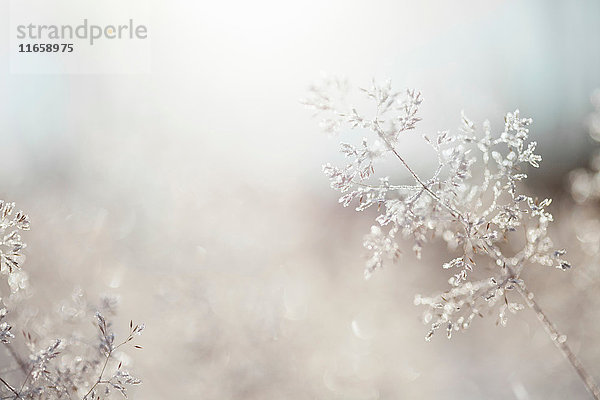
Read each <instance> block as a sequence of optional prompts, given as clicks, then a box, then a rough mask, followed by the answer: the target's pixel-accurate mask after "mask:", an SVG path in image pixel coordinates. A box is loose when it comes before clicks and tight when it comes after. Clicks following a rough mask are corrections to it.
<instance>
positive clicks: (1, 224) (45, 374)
mask: <svg viewBox="0 0 600 400" xmlns="http://www.w3.org/2000/svg"><path fill="white" fill-rule="evenodd" d="M28 229H29V218H28V217H27V215H26V214H24V213H23V212H21V211H18V212H16V213H15V212H14V203H6V202H4V201H0V230H1V231H2V232H1V233H2V235H3V238H2V242H1V243H0V257H1V269H0V271H1V272H2V273H3V274H4V275H7V283H8V285H7V287H6V289H8V290H6V289H5V288H2V289H0V293H1V294H2V299H1V301H2V303H0V304H2V307H1V308H0V342H2V344H0V346H3V347H4V351H5V353H6V355H7V356H8V360H12V362H10V363H9V364H8V365H6V362H5V363H4V364H3V365H2V367H3V368H2V369H0V398H2V399H24V400H26V399H90V400H91V399H109V398H113V397H115V396H118V397H122V396H125V397H127V388H128V387H129V386H131V385H138V384H140V383H141V381H140V380H139V379H137V378H135V377H133V376H132V375H130V374H129V372H127V370H126V368H127V366H128V364H130V361H129V357H127V356H126V355H125V353H123V352H122V349H123V347H124V346H125V345H126V344H130V343H131V342H132V341H133V339H134V337H135V336H137V335H139V334H141V333H142V331H143V329H144V325H134V324H133V322H131V323H130V326H129V333H128V334H127V336H125V338H124V339H122V340H119V341H117V339H116V338H117V336H116V334H115V333H114V331H113V328H112V324H111V323H110V321H109V320H108V319H107V317H114V316H115V312H116V306H117V300H118V299H117V298H115V297H114V296H104V297H103V298H102V300H101V302H100V305H99V306H95V305H93V304H90V303H89V302H88V301H87V299H86V297H85V295H84V293H83V291H81V290H76V291H75V292H74V293H73V295H72V297H71V299H70V300H67V301H64V302H62V303H61V304H60V305H59V307H58V310H57V311H56V312H55V313H44V312H42V311H41V310H39V309H37V308H36V307H32V306H29V305H28V302H27V300H28V298H29V297H30V294H28V293H27V289H28V286H27V283H28V278H27V274H26V273H25V272H24V271H23V270H22V269H21V264H22V261H23V255H22V250H23V249H24V248H25V244H24V243H23V242H22V241H21V236H20V231H24V230H28ZM92 321H93V322H95V326H94V325H90V322H92ZM135 347H138V348H139V347H140V346H135ZM6 359H7V358H6V357H5V360H6ZM115 398H116V397H115Z"/></svg>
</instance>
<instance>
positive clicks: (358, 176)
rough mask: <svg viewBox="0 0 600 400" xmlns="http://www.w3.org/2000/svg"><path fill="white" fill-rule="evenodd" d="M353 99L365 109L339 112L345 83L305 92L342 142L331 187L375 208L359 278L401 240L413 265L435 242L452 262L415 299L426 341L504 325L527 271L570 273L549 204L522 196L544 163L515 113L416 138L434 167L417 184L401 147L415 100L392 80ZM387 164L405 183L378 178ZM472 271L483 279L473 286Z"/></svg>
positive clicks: (393, 255) (361, 206)
mask: <svg viewBox="0 0 600 400" xmlns="http://www.w3.org/2000/svg"><path fill="white" fill-rule="evenodd" d="M360 91H361V93H362V96H363V98H364V99H366V100H367V101H368V102H366V103H365V106H364V107H353V106H348V105H345V99H346V98H347V96H348V94H349V93H350V89H349V86H348V84H347V83H346V82H344V81H340V80H336V79H329V80H326V81H325V82H324V83H323V85H321V86H315V87H312V88H311V90H310V96H309V98H308V99H307V100H305V101H304V104H306V105H307V106H308V107H310V108H312V109H313V110H316V112H317V114H319V115H320V116H321V117H323V119H322V127H323V128H324V129H325V130H326V131H327V132H331V133H343V134H344V140H343V141H342V143H341V145H340V151H341V152H342V153H343V154H344V156H345V158H346V159H347V160H348V161H347V162H346V163H345V164H344V165H341V166H334V165H331V164H326V165H324V166H323V171H324V173H325V175H326V176H327V177H328V178H329V180H330V182H331V187H332V188H333V189H335V190H338V191H340V192H341V193H342V196H341V197H340V199H339V201H340V203H341V204H342V205H344V206H350V205H352V206H353V207H355V208H356V210H357V211H363V210H366V209H368V208H374V209H377V210H378V214H379V215H378V216H377V218H376V222H377V223H376V225H374V226H373V227H372V228H371V231H370V233H369V234H368V235H367V236H366V237H365V241H364V245H365V247H366V248H367V249H368V250H369V251H370V254H371V256H370V257H369V259H368V261H367V265H366V269H365V277H366V278H369V277H370V276H371V275H372V274H373V273H374V271H375V270H377V269H379V268H381V267H382V266H383V265H384V263H385V262H386V260H388V259H391V260H395V259H397V258H398V257H399V256H400V246H399V240H400V239H405V240H408V241H410V242H411V243H412V247H413V250H414V252H415V253H416V255H417V257H420V256H421V252H422V250H423V248H424V246H425V244H426V243H427V242H429V241H432V240H441V241H443V242H445V243H446V245H447V247H448V251H449V253H450V254H451V255H450V256H449V259H448V260H447V261H446V262H444V263H443V264H442V265H441V267H442V268H443V269H448V270H451V271H453V276H452V277H451V278H450V279H449V284H450V288H449V289H447V290H445V291H444V292H442V293H440V294H437V295H434V296H431V297H426V296H417V297H416V298H415V304H417V305H423V306H425V307H426V311H425V314H424V321H425V323H427V324H429V325H430V326H431V328H430V330H429V332H428V333H427V335H426V338H427V340H429V339H430V338H431V337H432V336H433V334H434V333H435V332H436V331H437V330H439V329H443V330H445V331H446V335H447V336H448V338H450V337H451V335H452V333H453V332H454V331H459V330H464V329H466V328H468V327H469V325H470V324H471V322H472V320H473V319H474V318H475V317H476V316H483V315H484V314H487V313H490V312H494V313H495V314H496V315H497V318H498V319H497V321H498V323H499V324H500V325H505V324H506V321H507V316H508V314H509V313H515V312H517V311H519V310H521V309H522V308H523V305H521V304H520V303H518V302H515V301H513V300H511V296H509V292H510V291H512V290H516V291H519V292H520V293H521V294H525V297H524V298H525V299H527V297H528V296H529V294H528V292H527V289H526V286H525V283H524V282H523V280H522V279H521V272H522V271H523V268H524V267H525V266H527V265H531V264H539V265H543V266H548V267H555V268H558V269H560V270H567V269H569V268H570V264H569V263H568V262H567V261H566V260H565V259H564V258H563V256H564V254H565V251H564V250H557V249H555V248H554V245H553V243H552V240H551V239H550V237H549V235H548V225H549V224H550V223H551V222H552V221H553V218H552V215H551V214H550V213H549V212H548V211H547V207H548V206H549V205H550V203H551V200H550V199H538V198H534V197H531V196H529V195H527V194H524V193H522V192H521V188H520V182H521V181H523V180H524V179H526V178H527V175H526V169H527V168H528V167H534V168H538V167H539V163H540V161H541V157H540V156H539V155H537V154H535V148H536V142H532V141H529V138H528V137H529V126H530V125H531V122H532V121H531V119H530V118H525V117H523V116H521V114H520V112H519V110H516V111H514V112H511V113H507V114H506V116H505V118H504V128H503V129H502V130H500V131H499V132H495V131H494V130H493V129H492V127H491V125H490V123H489V122H488V121H485V122H484V123H483V124H482V126H481V127H478V126H476V124H475V123H474V122H472V121H471V120H470V119H469V118H467V116H465V115H464V114H463V115H462V116H461V118H460V128H459V129H458V131H457V132H456V133H450V131H441V132H438V133H437V134H435V135H428V134H427V135H423V136H422V138H423V140H424V141H425V142H426V143H427V144H428V146H429V148H430V149H431V157H433V158H434V160H436V161H437V166H436V167H435V168H434V170H433V171H432V173H431V174H430V175H429V176H427V177H422V176H419V175H418V174H417V173H416V172H415V170H414V169H413V168H412V167H411V166H410V165H409V164H408V163H407V161H406V159H405V155H406V152H407V151H410V150H409V149H406V146H403V143H402V142H403V139H404V138H405V136H406V135H410V134H414V133H413V132H414V130H415V128H416V127H417V125H418V122H419V121H420V118H419V116H418V115H419V114H418V111H419V107H420V105H421V103H422V101H423V100H422V96H421V93H420V92H418V91H416V90H406V91H395V90H394V89H393V88H392V86H391V83H390V82H389V81H388V82H386V83H384V84H377V83H375V82H373V84H372V86H371V87H369V88H365V89H360ZM363 135H365V137H362V136H363ZM391 160H393V161H391ZM389 162H395V163H396V166H397V168H398V169H399V170H402V171H404V174H405V175H406V173H408V174H407V175H408V176H409V178H410V181H409V182H404V181H401V180H400V179H398V180H397V181H393V180H392V178H391V177H389V176H383V175H380V174H377V164H378V163H389ZM401 173H402V172H400V171H399V173H398V174H397V175H401ZM475 269H478V270H479V274H478V275H482V274H483V275H484V276H485V277H484V278H483V279H473V278H472V277H471V273H472V271H474V270H475Z"/></svg>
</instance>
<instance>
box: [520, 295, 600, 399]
mask: <svg viewBox="0 0 600 400" xmlns="http://www.w3.org/2000/svg"><path fill="white" fill-rule="evenodd" d="M516 288H517V291H518V292H519V294H520V295H521V297H523V299H524V300H525V302H526V303H527V305H528V306H529V308H531V309H532V310H533V311H534V312H535V313H536V315H537V317H538V320H539V321H540V322H541V323H542V325H544V328H545V330H546V332H548V335H549V336H550V339H552V342H553V343H554V344H555V345H556V347H558V349H559V350H560V351H561V352H562V354H563V355H564V356H565V358H566V359H567V360H568V361H569V363H571V365H572V366H573V368H575V371H577V375H579V377H580V378H581V380H582V381H583V384H584V385H585V388H586V389H587V390H588V392H589V393H590V394H591V395H592V397H593V398H594V399H595V400H600V388H598V385H596V382H595V381H594V378H593V377H592V375H590V373H589V372H588V371H587V370H586V369H585V367H584V366H583V364H582V363H581V361H580V360H579V358H577V356H576V355H575V353H573V350H571V348H570V347H569V345H568V344H567V336H566V335H563V334H561V333H560V332H559V331H558V329H557V328H556V325H554V323H552V321H550V320H549V319H548V316H547V315H546V313H545V312H544V310H542V308H541V307H540V305H539V304H538V303H537V302H536V301H535V300H534V295H533V293H531V292H530V291H529V290H528V289H527V288H526V287H525V285H524V284H521V285H517V286H516Z"/></svg>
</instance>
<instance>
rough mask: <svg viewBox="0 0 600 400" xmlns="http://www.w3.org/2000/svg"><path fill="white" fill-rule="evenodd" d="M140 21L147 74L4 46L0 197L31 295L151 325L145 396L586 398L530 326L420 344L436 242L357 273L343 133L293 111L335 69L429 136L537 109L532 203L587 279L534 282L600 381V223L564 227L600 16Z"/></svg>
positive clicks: (521, 8)
mask: <svg viewBox="0 0 600 400" xmlns="http://www.w3.org/2000/svg"><path fill="white" fill-rule="evenodd" d="M7 7H8V5H7V4H6V3H2V4H0V23H2V24H3V25H7V26H8V9H7ZM149 8H150V12H151V15H152V20H151V21H150V23H149V37H150V40H151V45H152V65H151V70H152V73H149V74H137V75H136V74H131V75H85V74H82V75H17V74H9V72H8V71H9V68H8V62H7V59H8V53H7V52H8V47H9V44H8V43H9V37H8V34H9V33H8V32H7V31H6V30H2V33H1V34H0V51H2V52H3V53H4V55H5V57H3V58H4V60H5V62H4V63H3V65H1V66H0V68H2V72H0V137H1V138H2V150H3V151H2V157H0V183H1V187H0V198H3V199H6V200H12V201H15V202H17V206H18V207H19V208H21V209H23V210H26V211H27V212H28V213H29V215H30V217H31V220H32V230H31V232H29V233H27V235H26V238H25V241H26V242H27V243H28V246H29V247H28V252H27V256H28V259H27V263H26V264H25V268H26V270H27V271H28V272H29V274H30V281H31V285H32V287H33V288H34V290H35V293H34V297H33V298H34V299H35V301H37V302H40V303H44V304H48V303H57V304H58V303H59V302H60V301H61V299H63V298H68V297H69V296H70V295H71V292H72V291H73V289H74V288H76V287H81V288H83V289H84V290H85V291H86V292H87V293H88V295H89V296H90V297H91V298H94V297H97V296H99V295H100V294H102V293H114V294H119V295H120V297H121V300H122V304H121V311H120V318H121V320H119V321H116V322H117V324H116V326H117V327H118V326H119V325H122V326H123V331H125V330H126V325H127V323H128V321H129V319H130V318H133V319H134V320H135V321H144V322H146V325H147V331H146V332H145V334H144V336H142V338H141V339H140V343H141V344H143V346H144V348H145V349H144V350H143V351H142V352H138V353H136V354H135V365H134V368H133V369H134V371H135V372H136V374H137V375H138V376H140V377H141V378H142V379H143V380H144V384H143V385H142V386H140V387H139V388H138V389H137V390H136V392H135V393H134V397H135V398H143V399H165V398H178V399H187V398H190V399H191V398H201V399H356V400H358V399H437V398H440V397H442V396H443V397H444V398H446V399H518V400H524V399H550V398H552V399H564V398H586V396H587V394H586V392H585V390H584V388H583V385H581V383H580V382H579V380H578V377H577V376H576V374H575V372H574V371H572V370H571V367H570V365H569V364H568V363H567V362H566V361H564V360H563V359H562V356H561V354H560V353H559V352H558V351H557V350H556V349H554V347H553V344H552V343H551V342H550V340H549V339H548V338H547V335H546V333H545V332H544V331H543V329H542V327H541V326H540V325H539V324H538V322H537V321H536V319H535V316H534V315H533V314H532V313H531V312H530V311H528V310H526V311H524V312H523V313H521V314H520V315H517V316H514V317H513V318H512V319H511V320H509V325H508V326H507V327H506V328H498V327H496V326H495V323H494V322H495V320H494V319H493V318H490V319H483V320H481V321H477V323H476V324H474V326H473V327H472V328H471V329H470V330H469V331H467V332H466V333H465V334H458V335H455V336H454V337H453V339H452V341H448V340H446V339H445V338H442V337H441V335H440V337H436V338H434V340H433V341H432V342H431V343H426V342H425V341H424V335H425V333H426V331H427V329H426V327H425V326H424V325H422V323H421V320H420V316H421V312H422V310H420V309H418V308H417V307H415V306H413V298H414V295H415V294H416V293H424V294H429V293H433V292H436V291H439V290H443V288H445V287H446V285H447V283H446V281H447V279H448V277H449V275H448V274H446V272H447V271H443V272H442V270H441V268H440V267H439V265H440V264H441V262H442V260H445V259H447V257H446V255H445V254H444V253H443V252H440V251H437V249H436V248H435V247H434V248H433V249H431V251H426V252H425V257H424V259H423V260H421V261H417V260H416V259H415V258H414V257H413V256H412V254H411V252H410V250H407V251H405V252H404V256H403V258H402V259H401V261H400V262H399V263H398V264H396V265H394V266H390V267H388V268H386V269H384V270H382V271H379V272H378V273H377V274H375V275H374V277H373V278H372V279H371V280H369V281H364V280H363V271H362V270H363V264H364V261H365V252H364V251H363V249H362V245H361V243H362V237H363V235H364V234H365V233H366V232H368V229H369V227H370V224H371V222H372V221H373V218H374V216H375V215H374V214H372V213H361V214H359V213H356V212H354V211H353V210H352V209H351V208H348V209H343V208H342V207H341V206H339V204H338V202H337V198H338V194H337V193H335V192H334V191H332V190H330V189H329V184H328V182H327V179H326V178H325V177H324V176H323V175H322V173H321V171H320V168H321V165H322V164H323V163H325V162H327V161H330V160H337V159H339V158H338V156H337V150H338V149H337V141H336V140H334V139H333V140H332V139H331V138H328V137H327V135H325V134H322V133H321V132H320V130H319V128H318V122H317V121H316V120H315V119H313V118H311V112H310V111H307V110H306V109H304V108H303V106H302V105H301V104H300V102H299V100H300V99H301V98H302V97H304V96H305V95H306V93H307V89H308V87H309V85H310V84H311V83H313V82H315V81H317V80H318V79H319V78H320V76H321V74H322V73H323V72H325V73H329V74H333V75H340V76H344V77H347V78H349V79H350V81H351V83H353V84H355V85H359V86H366V85H368V84H369V82H370V80H371V78H376V79H380V80H383V79H387V78H391V79H392V81H393V83H394V85H395V86H396V87H398V88H402V87H415V88H418V89H420V90H421V91H422V92H423V95H424V98H425V101H424V104H423V108H422V113H421V116H422V117H423V119H424V121H423V123H422V124H421V125H420V127H419V132H422V133H425V132H436V131H438V130H443V129H453V130H454V129H455V127H458V125H459V122H460V119H459V118H460V111H461V110H463V109H464V110H465V112H466V113H467V115H469V117H470V118H471V119H473V120H475V121H478V122H480V121H482V120H483V119H485V118H488V119H490V121H491V122H492V127H495V128H497V129H501V128H502V126H503V120H502V118H503V115H504V113H505V112H506V111H511V110H514V109H515V108H519V109H520V110H521V112H522V114H523V115H526V116H530V117H532V118H533V119H534V125H533V128H532V136H533V139H534V140H537V141H538V142H539V147H538V149H539V152H540V153H541V154H542V156H543V157H544V162H543V164H542V168H541V169H540V170H537V171H535V172H533V173H532V179H530V180H531V181H532V183H533V184H534V185H533V189H532V190H533V192H534V193H539V194H540V197H544V196H549V195H551V196H553V197H554V198H555V203H553V208H552V211H553V212H554V213H555V215H556V216H557V220H559V221H564V222H563V223H561V224H560V225H559V227H558V229H557V233H556V235H557V240H556V241H557V244H558V245H559V246H564V247H566V248H567V250H569V251H570V252H571V254H574V255H575V257H574V258H576V259H577V260H579V261H580V265H581V268H575V269H574V270H573V271H571V272H569V274H570V275H569V276H567V275H565V274H564V273H560V272H558V271H548V270H544V269H537V270H532V271H531V275H532V276H535V279H534V282H535V283H531V284H530V285H531V286H532V289H533V291H534V292H536V293H537V294H538V299H539V302H540V303H541V304H542V305H544V306H545V307H546V309H547V310H546V311H547V313H548V314H549V315H551V316H553V317H554V320H555V322H556V323H557V324H558V325H559V327H561V329H562V330H563V331H565V333H567V334H568V336H569V341H570V343H571V345H572V346H573V348H574V350H575V351H576V352H577V353H578V354H579V356H580V357H581V358H582V360H583V361H584V363H585V364H586V365H587V366H588V367H589V369H590V371H591V372H592V373H593V374H594V375H595V376H596V377H597V378H600V346H599V345H598V338H599V335H600V324H599V323H598V321H597V311H595V310H597V309H598V308H597V305H598V303H600V299H599V298H598V297H600V296H598V295H594V294H595V293H597V289H598V288H599V287H600V286H598V285H597V277H595V275H594V270H593V268H594V265H595V261H593V256H595V254H596V253H594V252H592V253H593V254H591V255H590V254H587V253H585V252H582V251H581V240H580V239H581V232H579V233H578V231H577V226H580V224H578V223H577V221H579V222H580V221H589V220H590V218H596V214H595V213H596V211H595V207H589V206H588V207H587V208H586V209H585V211H581V212H579V213H578V214H577V215H575V216H574V215H572V212H571V209H572V204H573V203H572V200H571V197H570V194H569V192H568V179H567V177H568V174H569V171H571V170H573V169H575V168H579V167H585V166H587V165H588V162H589V161H588V160H589V159H590V156H591V154H592V153H593V152H594V150H595V148H596V147H597V145H596V144H594V142H593V141H592V139H590V138H589V135H588V121H589V115H590V113H592V112H593V106H592V104H591V102H590V95H591V93H592V92H593V90H594V89H595V88H597V87H600V72H599V71H600V46H599V44H598V39H599V38H600V24H599V21H600V3H598V2H596V1H593V0H577V1H566V0H565V1H553V2H547V1H541V0H538V1H529V2H518V1H495V0H494V1H487V2H481V1H475V0H473V1H469V0H463V1H459V2H441V1H439V2H436V1H420V2H408V1H372V2H362V1H356V0H351V1H348V0H343V1H342V0H334V1H328V2H323V1H317V0H305V1H301V2H300V1H294V2H287V1H285V2H284V1H266V0H258V1H254V2H244V1H221V2H207V1H196V2H188V1H183V0H173V1H168V2H167V1H157V0H154V1H150V2H149ZM419 168H421V169H422V170H423V171H426V170H427V163H423V165H420V166H419ZM578 218H579V219H578ZM589 229H590V230H593V232H597V231H598V229H599V228H598V224H596V226H593V227H591V228H589ZM588 233H589V232H588ZM598 237H599V236H598V235H596V236H594V237H592V239H589V237H588V236H586V240H588V242H589V240H596V241H598ZM407 249H409V247H407ZM572 258H573V257H572ZM590 260H592V261H590ZM575 261H576V260H574V264H576V263H575ZM588 264H589V265H588ZM586 268H587V269H586ZM590 268H591V269H590ZM585 310H588V311H585ZM588 314H589V315H588ZM3 356H4V355H0V357H3Z"/></svg>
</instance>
